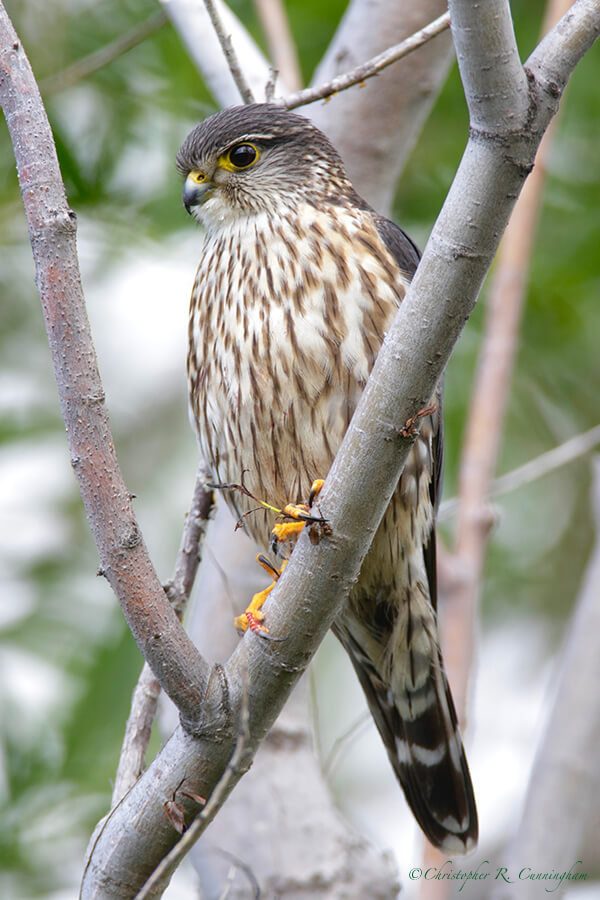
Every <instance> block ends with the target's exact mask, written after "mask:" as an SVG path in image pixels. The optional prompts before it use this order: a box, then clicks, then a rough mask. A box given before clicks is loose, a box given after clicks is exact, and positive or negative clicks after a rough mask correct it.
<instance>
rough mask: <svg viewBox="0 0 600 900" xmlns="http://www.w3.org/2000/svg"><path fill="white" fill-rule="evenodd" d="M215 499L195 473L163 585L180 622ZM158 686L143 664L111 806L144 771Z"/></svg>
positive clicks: (158, 690)
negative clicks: (171, 570) (171, 564)
mask: <svg viewBox="0 0 600 900" xmlns="http://www.w3.org/2000/svg"><path fill="white" fill-rule="evenodd" d="M213 508H214V497H213V493H212V491H209V490H207V489H206V476H205V473H204V472H203V471H202V470H199V471H198V474H197V476H196V483H195V486H194V493H193V496H192V503H191V506H190V510H189V513H188V515H187V517H186V521H185V525H184V529H183V535H182V538H181V543H180V546H179V552H178V554H177V560H176V563H175V571H174V573H173V578H172V579H171V580H170V581H169V582H168V583H167V584H166V585H165V591H166V593H167V596H168V598H169V600H170V602H171V604H172V606H173V608H174V609H175V612H176V613H177V617H178V618H179V619H180V620H181V618H182V616H183V613H184V611H185V606H186V604H187V602H188V600H189V597H190V594H191V591H192V587H193V585H194V580H195V578H196V572H197V571H198V566H199V564H200V560H201V558H202V557H201V553H202V545H203V542H204V536H205V533H206V526H207V523H208V519H209V516H210V513H211V511H212V509H213ZM159 696H160V685H159V683H158V681H157V680H156V678H155V676H154V673H153V672H152V669H151V668H150V666H149V665H148V663H145V664H144V667H143V669H142V671H141V674H140V677H139V679H138V683H137V685H136V686H135V689H134V692H133V697H132V699H131V712H130V714H129V718H128V720H127V725H126V726H125V736H124V738H123V746H122V748H121V754H120V756H119V765H118V768H117V774H116V777H115V784H114V787H113V794H112V802H111V807H112V806H116V805H117V803H118V802H119V801H120V800H121V799H122V798H123V797H124V796H125V794H126V793H127V791H128V790H129V789H130V788H131V787H133V785H134V784H135V782H136V781H137V780H138V778H139V777H140V775H141V774H142V772H143V770H144V762H145V757H146V750H147V749H148V742H149V740H150V733H151V729H152V723H153V721H154V718H155V716H156V708H157V705H158V698H159Z"/></svg>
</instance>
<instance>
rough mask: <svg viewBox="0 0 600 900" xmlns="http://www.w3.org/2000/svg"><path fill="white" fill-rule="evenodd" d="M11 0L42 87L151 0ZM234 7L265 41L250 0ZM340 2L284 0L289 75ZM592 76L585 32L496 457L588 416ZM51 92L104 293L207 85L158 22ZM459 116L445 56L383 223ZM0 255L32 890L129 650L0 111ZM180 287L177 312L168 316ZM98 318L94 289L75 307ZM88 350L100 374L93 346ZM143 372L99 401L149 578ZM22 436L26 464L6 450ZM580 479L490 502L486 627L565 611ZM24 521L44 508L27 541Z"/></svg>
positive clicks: (21, 833)
mask: <svg viewBox="0 0 600 900" xmlns="http://www.w3.org/2000/svg"><path fill="white" fill-rule="evenodd" d="M6 6H7V8H8V11H9V13H10V14H11V16H12V18H13V22H14V24H15V26H16V28H17V30H18V32H19V34H20V37H21V39H22V41H23V44H24V46H25V49H26V51H27V53H28V55H29V58H30V60H31V63H32V65H33V68H34V71H35V72H36V75H37V76H38V78H39V80H40V81H41V84H42V88H43V85H44V79H45V78H47V77H48V76H51V75H53V74H55V73H56V72H58V71H60V70H61V69H63V68H64V67H66V66H67V65H69V64H71V63H72V62H73V61H75V60H77V59H79V58H81V57H83V56H85V55H86V54H88V53H91V52H92V51H94V50H96V49H97V48H99V47H101V46H103V45H105V44H107V43H108V42H110V41H111V40H113V39H114V38H115V37H117V36H118V35H120V34H122V33H124V32H126V31H128V30H129V29H131V28H132V27H134V26H135V25H136V24H137V23H139V22H141V21H142V20H143V19H145V18H146V17H148V16H150V15H151V14H153V13H154V12H155V11H156V9H157V4H156V3H155V2H153V0H125V2H123V0H118V2H117V0H101V2H96V3H93V2H88V0H79V2H77V0H26V2H22V0H12V2H7V3H6ZM232 6H233V7H234V9H235V11H236V12H237V13H238V15H239V16H240V18H242V20H243V21H244V22H246V23H247V24H248V26H249V28H250V30H251V32H252V34H253V36H254V37H255V38H256V40H257V41H259V43H261V45H263V46H264V40H263V38H262V35H261V33H260V29H259V27H258V24H257V20H256V17H255V14H254V10H253V6H252V4H251V3H250V2H234V3H233V4H232ZM344 6H345V3H344V2H342V0H325V2H324V0H290V2H288V3H287V7H288V9H289V15H290V19H291V24H292V28H293V31H294V35H295V37H296V39H297V42H298V47H299V51H300V57H301V61H302V69H303V74H304V77H305V78H306V79H307V80H308V79H309V78H310V74H311V72H312V71H313V69H314V67H315V66H316V64H317V62H318V60H319V59H320V57H321V55H322V53H323V51H324V49H325V47H326V46H327V43H328V41H329V39H330V37H331V35H332V34H333V31H334V29H335V27H336V23H337V22H338V20H339V18H340V16H341V14H342V12H343V9H344ZM543 8H544V3H543V2H542V0H535V2H534V0H519V2H514V3H513V10H514V16H515V23H516V30H517V35H518V40H519V44H520V47H521V50H522V56H523V58H524V57H525V56H526V55H527V54H528V53H529V52H530V50H531V49H532V48H533V46H534V45H535V43H536V40H537V35H538V31H539V27H540V21H541V17H542V13H543ZM599 85H600V54H599V53H598V49H597V48H596V49H595V50H593V51H592V52H591V53H590V54H588V56H587V57H586V58H585V59H584V60H583V62H582V63H581V64H580V66H579V68H578V69H577V71H576V73H575V75H574V77H573V79H572V83H571V85H570V87H569V89H568V93H567V97H566V101H565V103H564V104H563V107H564V108H563V111H562V116H561V119H560V125H559V129H558V136H557V140H556V143H555V145H554V149H553V152H552V156H551V160H550V165H549V173H548V174H549V177H548V184H547V189H546V194H545V199H544V207H543V212H542V217H541V222H540V230H539V237H538V241H537V247H536V252H535V257H534V259H533V266H532V272H531V284H530V288H529V296H528V304H527V309H526V314H525V320H524V325H523V334H522V342H521V348H520V353H519V357H518V362H517V371H516V376H515V380H514V386H513V393H512V398H511V403H510V409H509V415H508V422H507V428H506V437H505V441H504V447H503V452H502V459H501V463H500V471H501V472H504V471H508V470H510V469H511V468H513V467H515V466H517V465H519V464H521V463H523V462H525V461H527V460H529V459H531V458H533V457H535V456H536V455H538V454H539V453H541V452H543V451H544V450H547V449H549V448H551V447H552V446H554V445H555V444H558V443H560V442H562V441H563V440H565V439H566V438H568V437H570V436H571V435H573V434H576V433H577V432H580V431H584V430H586V429H588V428H590V427H592V426H593V425H595V424H597V422H598V420H599V404H598V385H599V383H600V353H599V351H598V345H599V340H600V329H599V326H598V296H599V293H600V214H599V211H598V210H599V205H600V154H599V153H598V149H597V148H598V146H599V142H600V89H599V87H598V86H599ZM45 100H46V103H47V109H48V113H49V116H50V120H51V123H52V126H53V128H54V133H55V137H56V143H57V148H58V153H59V157H60V162H61V167H62V171H63V175H64V179H65V183H66V187H67V192H68V196H69V200H70V203H71V205H72V206H73V208H74V209H75V210H76V211H77V213H78V215H79V217H80V221H81V223H82V230H83V232H84V233H85V234H86V235H87V240H86V244H85V245H86V246H87V247H88V248H89V247H90V246H93V252H90V254H89V257H87V258H84V259H83V260H82V262H83V269H84V276H85V282H86V287H88V288H90V289H92V290H93V291H95V292H96V294H97V295H101V293H102V291H103V289H105V288H106V286H107V285H109V284H110V278H111V275H112V274H113V273H115V272H118V271H119V267H120V266H122V265H125V264H131V263H132V262H133V261H134V260H135V259H136V257H137V255H143V254H145V255H146V256H147V255H148V253H155V254H156V255H157V256H161V255H163V254H168V253H169V252H170V251H171V250H172V249H173V248H175V247H177V244H178V239H179V235H180V234H182V233H184V232H185V231H186V230H189V228H190V223H189V222H188V221H187V219H186V216H185V213H184V212H183V210H182V208H181V204H180V200H179V197H180V184H179V180H178V177H177V175H176V173H175V170H174V167H173V165H172V160H173V157H174V154H175V152H176V150H177V148H178V146H179V144H180V142H181V140H182V139H183V137H184V136H185V135H186V134H187V132H188V130H189V128H190V127H191V125H192V124H193V123H195V122H196V121H197V120H198V119H200V118H202V117H204V116H205V115H206V114H208V113H210V112H211V111H212V110H213V108H214V104H213V101H212V99H211V97H210V95H209V94H208V92H207V90H206V88H205V87H204V85H203V83H202V81H201V79H200V78H199V76H198V74H197V73H196V71H195V69H194V67H193V65H192V64H191V62H190V61H189V60H188V58H187V56H186V54H185V51H184V50H183V48H182V46H181V43H180V41H179V38H178V36H177V34H176V33H175V32H174V30H173V29H172V28H171V26H170V25H166V26H165V27H163V28H162V29H161V30H160V31H159V32H158V33H156V34H155V35H154V36H152V37H151V38H149V39H148V40H147V41H146V42H144V44H142V45H140V46H138V47H137V48H135V49H133V50H131V51H130V52H128V53H127V54H126V55H124V56H122V57H121V58H119V59H118V60H116V61H115V62H113V63H112V64H110V65H109V66H107V67H106V68H104V69H102V70H100V71H98V72H97V73H96V74H94V75H93V76H91V77H89V78H87V79H85V81H83V82H81V83H79V84H78V85H76V86H75V87H73V88H70V89H68V90H65V91H59V92H54V93H47V94H46V95H45ZM466 134H467V115H466V108H465V103H464V98H463V95H462V89H461V85H460V80H459V78H458V74H457V71H456V68H454V69H453V71H452V74H451V75H450V77H449V79H448V82H447V84H446V86H445V88H444V90H443V92H442V94H441V96H440V98H439V101H438V102H437V104H436V106H435V109H434V111H433V114H432V116H431V118H430V120H429V122H428V123H427V125H426V128H425V130H424V133H423V135H422V137H421V139H420V141H419V143H418V146H417V148H416V150H415V151H414V153H413V155H412V158H411V160H410V162H409V164H408V166H407V169H406V171H405V173H404V176H403V179H402V183H401V185H400V186H399V191H398V195H397V200H396V204H395V216H396V218H397V220H398V221H399V222H401V223H402V225H403V226H404V227H405V228H406V229H407V230H408V231H409V232H410V233H411V234H412V235H413V236H414V237H415V238H416V240H417V241H418V243H420V244H421V246H423V245H424V243H425V241H426V238H427V235H428V233H429V230H430V228H431V225H432V223H433V221H434V219H435V216H436V214H437V212H438V210H439V208H440V205H441V203H442V202H443V199H444V196H445V193H446V191H447V189H448V186H449V184H450V182H451V180H452V177H453V173H454V171H455V169H456V166H457V164H458V161H459V159H460V156H461V153H462V150H463V147H464V144H465V139H466ZM365 154H366V155H367V156H368V148H365ZM132 167H134V168H135V170H136V176H135V178H132V177H131V171H132ZM0 260H1V264H0V290H1V297H2V300H1V303H0V536H5V535H10V537H11V539H10V540H9V541H8V546H5V547H4V548H3V547H2V546H0V578H2V581H3V586H2V600H1V602H0V672H1V683H0V717H1V722H2V725H1V729H2V730H1V733H0V894H2V896H6V897H11V898H24V897H40V898H41V897H49V896H51V895H52V894H53V892H55V891H58V890H59V889H61V888H65V889H68V888H69V886H71V885H73V884H74V883H76V882H77V873H78V870H79V866H80V854H81V852H82V850H83V847H84V846H85V842H86V840H87V835H88V834H89V832H90V830H91V828H92V826H93V824H94V823H95V821H96V820H97V819H98V818H99V817H100V816H101V815H102V814H103V813H104V811H105V810H106V806H107V802H108V798H109V792H110V782H111V778H112V777H113V776H114V772H115V766H116V761H117V756H118V749H119V741H120V738H121V734H122V729H123V724H124V721H125V717H126V714H127V709H128V703H129V697H130V693H131V690H132V687H133V685H134V682H135V678H136V676H137V673H138V671H139V668H140V664H141V660H140V656H139V653H138V651H137V649H136V647H135V645H134V643H133V641H132V639H131V637H130V636H129V634H128V632H127V630H126V628H125V626H124V623H123V621H122V617H121V615H120V612H119V610H118V608H117V606H116V603H115V601H114V599H113V598H112V596H111V595H110V592H109V590H108V588H107V586H106V585H105V584H104V582H103V581H102V580H101V579H97V578H95V571H96V567H97V557H96V551H95V548H94V546H93V543H92V540H91V537H90V534H89V531H88V528H87V524H86V522H85V518H84V515H83V512H82V508H81V504H80V502H79V497H78V493H77V489H76V485H75V482H74V479H72V478H71V475H70V473H69V460H68V451H67V448H66V443H65V442H64V438H63V426H62V423H61V420H60V416H59V411H58V403H57V398H56V392H55V389H54V385H53V379H52V373H51V368H50V362H49V355H48V351H47V346H46V342H45V335H44V329H43V323H42V318H41V315H40V309H39V300H38V297H37V294H36V290H35V284H34V273H33V265H32V262H31V257H30V250H29V245H28V239H27V233H26V227H25V222H24V216H23V211H22V205H21V201H20V196H19V190H18V184H17V180H16V174H15V167H14V159H13V157H12V150H11V147H10V142H9V138H8V133H7V130H6V128H4V127H3V128H2V129H0ZM190 271H191V270H190ZM190 284H191V275H190ZM168 300H169V298H165V302H167V301H168ZM185 303H186V299H185V298H184V302H183V305H182V304H181V303H179V305H178V306H177V308H176V314H178V315H185V312H184V310H185ZM174 314H175V312H174ZM483 314H484V309H483V304H480V306H479V307H478V309H477V311H476V312H475V314H474V315H473V317H472V321H471V322H470V324H469V326H468V329H467V332H466V334H465V336H464V337H463V339H462V341H461V343H460V346H459V348H458V349H457V351H456V353H455V356H454V359H453V360H452V363H451V365H450V368H449V372H448V378H447V388H446V434H447V457H446V496H450V495H452V493H453V491H454V487H455V483H456V468H457V462H458V458H459V451H460V444H461V435H462V430H463V426H464V420H465V414H466V409H467V405H468V400H469V392H470V386H471V380H472V375H473V370H474V366H475V362H476V356H477V351H478V347H479V339H480V334H481V329H482V322H483ZM101 315H102V308H101V306H100V307H99V308H97V309H96V310H95V312H94V316H93V319H97V317H98V316H100V317H101ZM132 327H133V326H132ZM125 337H127V336H125ZM100 364H101V368H102V370H103V373H104V374H105V375H106V374H107V373H106V372H105V368H106V366H107V363H106V362H104V361H103V359H102V355H101V358H100ZM108 374H109V375H110V373H108ZM109 380H110V379H109ZM149 388H150V390H151V392H152V397H153V400H152V403H151V404H149V403H147V402H146V404H145V405H143V407H142V408H140V409H119V407H118V396H117V395H118V391H117V390H116V389H113V399H114V400H115V401H116V407H117V409H116V411H113V417H114V425H115V433H116V439H117V443H118V450H119V455H120V458H121V462H122V466H123V468H124V471H125V474H126V477H127V479H128V483H129V484H130V486H131V489H132V490H133V491H135V493H136V494H137V495H138V498H139V500H138V501H137V502H138V511H139V514H140V517H141V520H142V525H143V527H144V531H145V533H146V535H147V537H148V541H149V543H150V546H151V549H152V552H153V555H154V556H155V558H156V559H157V565H158V567H159V571H160V573H161V575H162V576H163V577H165V578H166V577H168V573H169V570H170V566H171V564H172V560H173V558H174V553H175V548H176V546H177V542H178V538H179V532H180V528H181V523H182V520H183V515H184V512H185V508H186V504H187V500H188V497H189V495H190V491H191V485H192V481H193V476H194V467H195V447H194V442H193V439H192V437H191V433H190V431H189V428H188V425H187V421H186V409H185V387H184V377H183V355H182V359H181V371H180V372H179V373H178V374H177V375H176V377H174V378H173V379H172V380H171V381H169V383H168V385H167V386H166V387H165V386H164V385H161V384H160V383H156V384H154V385H150V386H149ZM110 404H111V396H110V393H109V408H112V407H111V405H110ZM31 454H33V456H32V457H31V458H32V459H33V463H32V466H29V467H25V468H24V469H23V468H22V467H21V468H20V467H19V466H20V464H24V462H26V460H27V459H29V458H30V455H31ZM32 472H33V473H34V476H35V477H32ZM588 489H589V463H588V461H586V460H582V461H579V462H577V463H574V464H572V465H570V466H569V467H567V468H565V469H563V470H560V471H558V472H556V473H555V474H553V475H551V476H549V477H547V478H545V479H544V480H543V481H540V482H539V483H536V484H533V485H531V486H529V487H528V488H525V489H523V490H521V491H520V492H518V493H516V494H514V495H510V496H509V497H507V498H505V499H503V500H502V501H501V502H500V503H499V513H500V514H499V524H498V526H497V528H496V529H495V532H494V535H493V539H492V542H491V546H490V554H489V563H488V566H487V573H486V580H485V589H484V610H485V615H486V626H485V627H486V628H493V627H494V623H495V622H497V621H499V620H506V619H507V618H510V617H518V616H522V615H527V616H528V617H529V618H530V619H534V620H536V621H542V620H543V621H545V622H548V621H549V622H551V623H556V624H557V625H560V624H561V623H562V622H563V621H564V619H565V617H566V616H567V615H568V613H569V610H570V608H571V606H572V604H573V601H574V598H575V596H576V593H577V587H578V583H579V580H580V577H581V573H582V569H583V567H584V565H585V560H586V555H587V553H588V551H589V547H590V543H591V534H592V526H591V521H590V514H589V511H588ZM37 526H40V527H42V526H45V532H44V534H45V537H44V539H43V540H41V542H40V543H39V544H37V543H36V538H35V535H36V530H35V529H36V527H37ZM450 531H451V527H449V528H447V529H446V532H447V533H449V532H450ZM48 533H49V534H50V538H48ZM24 546H25V549H23V547H24ZM40 684H41V685H43V689H42V690H40V687H39V685H40ZM56 896H58V895H56Z"/></svg>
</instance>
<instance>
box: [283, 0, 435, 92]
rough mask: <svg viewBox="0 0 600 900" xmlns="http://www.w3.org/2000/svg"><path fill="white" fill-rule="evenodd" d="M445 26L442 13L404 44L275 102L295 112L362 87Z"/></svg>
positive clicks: (401, 43)
mask: <svg viewBox="0 0 600 900" xmlns="http://www.w3.org/2000/svg"><path fill="white" fill-rule="evenodd" d="M449 26H450V15H449V14H448V13H444V15H442V16H439V17H438V18H437V19H434V20H433V22H430V23H429V25H425V27H424V28H421V29H420V30H419V31H416V32H415V33H414V34H411V36H410V37H407V38H406V39H405V40H404V41H401V42H400V43H399V44H395V45H394V46H393V47H390V48H389V49H387V50H384V51H383V53H378V54H377V56H373V57H371V59H368V60H367V61H366V62H364V63H361V64H360V65H359V66H357V67H356V68H355V69H352V70H351V71H350V72H346V73H345V74H344V75H338V76H337V77H336V78H333V79H332V80H331V81H329V82H327V84H321V85H318V86H317V87H310V88H305V89H304V90H302V91H298V92H297V93H295V94H290V95H289V97H284V98H283V99H281V100H277V102H278V103H280V104H281V105H282V106H285V108H286V109H296V108H297V107H298V106H306V104H307V103H314V101H315V100H325V99H327V97H331V95H332V94H337V93H339V91H344V90H346V88H349V87H353V86H354V85H355V84H362V82H363V81H366V80H367V78H372V77H373V76H374V75H377V74H378V73H379V72H381V71H382V70H383V69H385V68H387V66H391V65H392V63H395V62H397V61H398V60H399V59H402V58H403V57H404V56H408V54H409V53H412V52H413V50H417V49H418V48H419V47H422V46H423V44H426V43H427V42H428V41H430V40H431V39H432V38H434V37H436V36H437V35H438V34H441V33H442V32H443V31H445V30H446V29H447V28H448V27H449Z"/></svg>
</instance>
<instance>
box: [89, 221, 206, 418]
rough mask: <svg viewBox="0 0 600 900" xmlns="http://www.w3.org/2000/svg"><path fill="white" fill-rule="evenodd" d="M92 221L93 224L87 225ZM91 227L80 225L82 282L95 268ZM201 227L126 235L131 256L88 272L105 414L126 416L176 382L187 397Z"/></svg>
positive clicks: (176, 386) (154, 398) (92, 321)
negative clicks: (163, 237) (158, 235)
mask: <svg viewBox="0 0 600 900" xmlns="http://www.w3.org/2000/svg"><path fill="white" fill-rule="evenodd" d="M90 227H91V226H90ZM86 233H87V235H88V236H89V239H90V241H91V242H93V240H94V233H93V230H92V232H90V231H88V225H86V223H85V222H84V223H83V224H82V227H81V234H82V243H83V245H84V249H83V254H82V255H83V258H84V260H86V257H87V264H84V266H83V271H84V282H85V272H86V269H87V268H89V269H93V267H94V260H93V258H92V253H91V252H90V246H89V244H88V245H87V247H86ZM201 244H202V233H201V232H200V230H199V229H198V228H197V227H195V226H191V227H190V229H189V233H182V234H181V235H176V236H174V237H173V238H171V239H169V240H167V241H162V242H161V244H160V245H158V244H155V243H153V242H151V241H145V242H138V241H135V242H134V241H132V249H131V256H130V257H129V256H127V257H126V258H125V260H124V261H123V262H122V263H121V264H120V265H117V266H115V267H114V268H113V269H112V270H111V274H110V276H109V277H108V278H106V279H102V280H98V279H97V278H96V277H91V279H90V284H89V285H88V286H87V287H86V295H87V300H88V311H89V316H90V321H91V324H92V330H93V333H94V340H95V342H96V349H97V352H98V357H99V362H100V369H101V374H102V379H103V382H104V386H105V389H106V393H107V401H108V405H109V409H110V410H111V415H113V416H114V417H115V418H117V417H119V416H126V415H129V416H130V415H131V412H132V411H136V412H139V410H140V408H142V409H143V408H144V407H147V406H149V405H152V404H153V403H154V402H155V400H156V397H157V395H158V394H160V392H164V391H166V390H168V389H173V388H174V389H175V390H177V391H178V392H180V393H181V396H182V398H185V396H186V390H187V388H186V371H185V358H186V353H187V319H188V306H189V299H190V294H191V292H192V287H193V283H194V277H195V274H196V266H197V262H198V260H199V258H200V247H201Z"/></svg>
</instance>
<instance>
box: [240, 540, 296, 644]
mask: <svg viewBox="0 0 600 900" xmlns="http://www.w3.org/2000/svg"><path fill="white" fill-rule="evenodd" d="M256 562H257V563H259V564H260V565H261V566H262V567H263V569H264V570H265V571H266V572H268V573H269V575H271V577H272V578H273V582H272V584H270V585H268V587H266V588H265V589H264V590H262V591H259V592H258V593H257V594H255V595H254V596H253V598H252V600H251V601H250V604H249V606H248V608H247V609H246V611H245V612H244V613H242V615H241V616H236V618H235V619H234V620H233V624H234V626H235V627H236V628H237V629H238V631H248V629H250V631H253V632H254V633H255V634H256V633H257V632H264V633H265V634H268V633H269V629H268V628H265V626H264V625H263V624H262V622H263V620H264V618H265V614H264V612H263V611H262V609H261V607H262V605H263V603H264V602H265V600H266V599H267V597H268V596H269V594H270V593H271V591H272V590H273V588H274V587H275V585H276V584H277V581H278V580H279V576H280V575H281V573H282V572H283V570H284V568H285V566H286V563H285V562H284V563H283V565H282V566H281V569H277V568H275V566H274V565H272V564H271V563H270V562H269V560H268V559H267V557H266V556H263V554H262V553H259V554H257V557H256Z"/></svg>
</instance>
